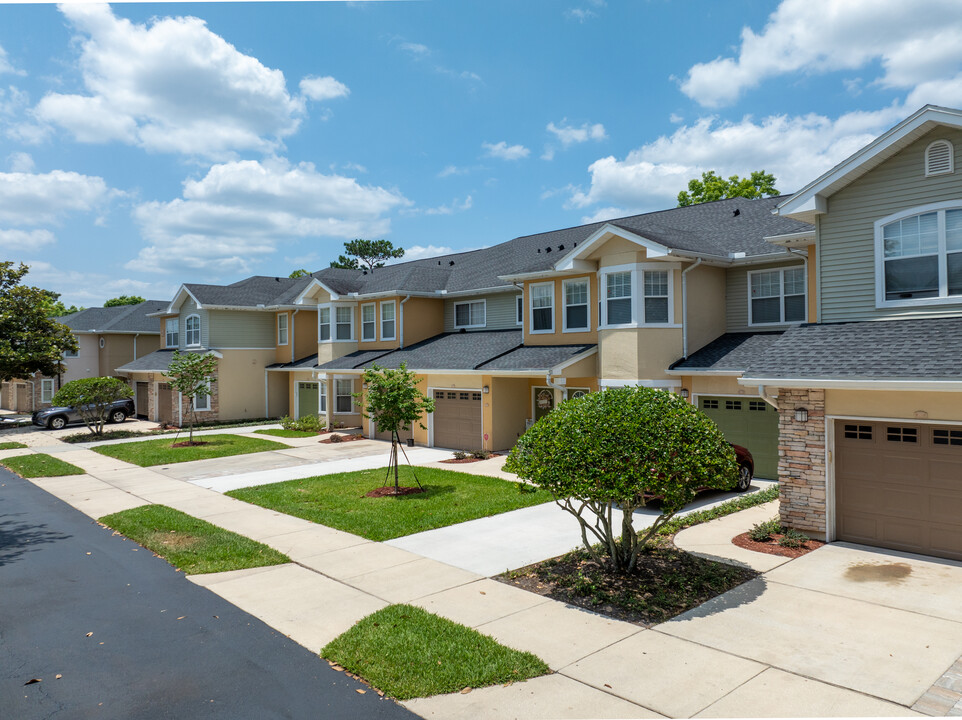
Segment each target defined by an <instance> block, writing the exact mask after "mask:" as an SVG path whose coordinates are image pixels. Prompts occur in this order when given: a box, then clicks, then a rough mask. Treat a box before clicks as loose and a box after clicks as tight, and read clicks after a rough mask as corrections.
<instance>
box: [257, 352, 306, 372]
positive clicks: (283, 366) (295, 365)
mask: <svg viewBox="0 0 962 720" xmlns="http://www.w3.org/2000/svg"><path fill="white" fill-rule="evenodd" d="M316 365H317V353H314V354H313V355H308V356H307V357H306V358H301V359H300V360H295V361H294V362H289V363H271V364H270V365H268V366H267V367H266V368H265V370H313V369H314V368H315V366H316Z"/></svg>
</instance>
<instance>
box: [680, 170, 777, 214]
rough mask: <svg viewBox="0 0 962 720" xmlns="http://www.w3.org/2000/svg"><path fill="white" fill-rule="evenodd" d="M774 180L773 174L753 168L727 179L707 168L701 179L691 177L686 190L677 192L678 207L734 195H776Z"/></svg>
mask: <svg viewBox="0 0 962 720" xmlns="http://www.w3.org/2000/svg"><path fill="white" fill-rule="evenodd" d="M775 182H776V181H775V176H774V175H772V174H771V173H767V172H765V171H764V170H755V171H754V172H753V173H752V174H751V176H750V177H747V178H740V177H738V176H737V175H732V176H731V177H729V178H728V179H727V180H726V179H725V178H723V177H719V176H718V175H716V174H715V171H714V170H709V171H708V172H704V173H702V174H701V180H699V179H698V178H693V179H691V180H689V181H688V190H687V191H685V190H682V191H681V192H680V193H678V207H687V206H689V205H697V204H698V203H703V202H712V201H714V200H725V199H728V198H735V197H744V198H749V199H755V198H760V197H763V196H765V195H767V196H769V197H771V196H772V195H778V190H776V189H775Z"/></svg>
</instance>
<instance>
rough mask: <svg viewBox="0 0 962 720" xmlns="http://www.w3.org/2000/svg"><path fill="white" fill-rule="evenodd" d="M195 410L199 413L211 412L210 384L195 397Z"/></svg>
mask: <svg viewBox="0 0 962 720" xmlns="http://www.w3.org/2000/svg"><path fill="white" fill-rule="evenodd" d="M194 410H196V411H198V412H199V411H206V410H210V383H207V385H205V386H204V387H203V388H202V389H200V390H198V391H197V394H196V395H194Z"/></svg>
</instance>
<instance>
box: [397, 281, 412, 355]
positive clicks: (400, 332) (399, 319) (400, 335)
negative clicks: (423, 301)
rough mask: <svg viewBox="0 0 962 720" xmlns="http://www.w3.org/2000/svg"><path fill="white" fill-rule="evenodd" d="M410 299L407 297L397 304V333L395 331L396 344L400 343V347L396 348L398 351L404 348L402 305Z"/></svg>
mask: <svg viewBox="0 0 962 720" xmlns="http://www.w3.org/2000/svg"><path fill="white" fill-rule="evenodd" d="M410 299H411V296H410V295H408V296H407V297H406V298H404V299H403V300H402V301H401V302H400V303H399V304H398V313H397V318H396V320H397V324H398V331H397V332H398V342H399V343H400V347H399V348H398V349H399V350H401V349H403V348H404V303H406V302H407V301H408V300H410Z"/></svg>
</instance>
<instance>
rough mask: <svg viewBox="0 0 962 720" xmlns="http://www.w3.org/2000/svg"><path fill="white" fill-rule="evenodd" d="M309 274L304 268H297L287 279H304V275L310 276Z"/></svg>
mask: <svg viewBox="0 0 962 720" xmlns="http://www.w3.org/2000/svg"><path fill="white" fill-rule="evenodd" d="M310 274H311V273H310V271H308V270H305V269H304V268H299V269H297V270H295V271H294V272H292V273H291V274H290V275H288V276H287V277H289V278H291V279H294V278H299V277H304V276H305V275H310Z"/></svg>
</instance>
